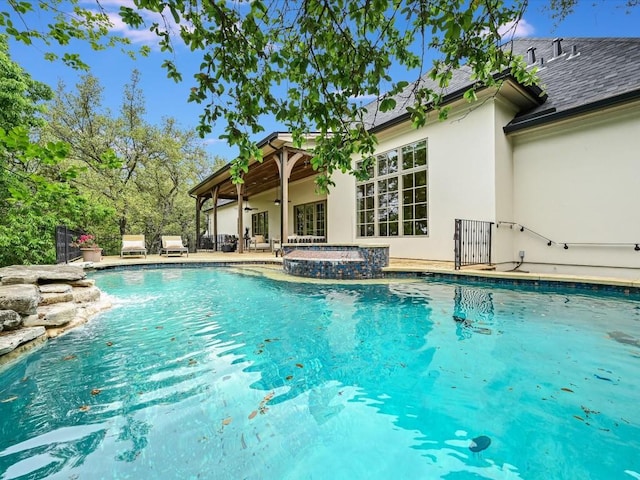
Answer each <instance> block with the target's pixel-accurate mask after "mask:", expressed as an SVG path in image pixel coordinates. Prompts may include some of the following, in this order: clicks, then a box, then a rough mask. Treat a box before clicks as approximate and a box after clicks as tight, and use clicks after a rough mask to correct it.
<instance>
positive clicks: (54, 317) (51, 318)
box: [23, 302, 78, 327]
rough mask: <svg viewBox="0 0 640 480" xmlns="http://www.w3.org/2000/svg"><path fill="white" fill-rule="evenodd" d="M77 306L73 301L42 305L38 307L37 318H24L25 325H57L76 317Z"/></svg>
mask: <svg viewBox="0 0 640 480" xmlns="http://www.w3.org/2000/svg"><path fill="white" fill-rule="evenodd" d="M77 313H78V307H77V306H76V304H75V303H72V302H67V303H56V304H55V305H44V306H40V307H38V317H37V319H33V318H32V317H30V318H24V319H23V321H24V324H23V325H24V326H25V327H35V326H40V325H41V326H43V327H59V326H60V325H65V324H67V323H69V322H70V321H71V320H73V319H74V318H75V317H76V314H77Z"/></svg>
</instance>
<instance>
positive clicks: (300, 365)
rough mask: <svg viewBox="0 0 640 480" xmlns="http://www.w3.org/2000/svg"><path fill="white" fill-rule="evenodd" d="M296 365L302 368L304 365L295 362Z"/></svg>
mask: <svg viewBox="0 0 640 480" xmlns="http://www.w3.org/2000/svg"><path fill="white" fill-rule="evenodd" d="M296 367H298V368H304V366H303V365H302V364H301V363H296Z"/></svg>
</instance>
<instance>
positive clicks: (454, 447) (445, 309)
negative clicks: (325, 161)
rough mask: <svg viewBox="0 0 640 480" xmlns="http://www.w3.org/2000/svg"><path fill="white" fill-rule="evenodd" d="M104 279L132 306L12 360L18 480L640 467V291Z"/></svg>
mask: <svg viewBox="0 0 640 480" xmlns="http://www.w3.org/2000/svg"><path fill="white" fill-rule="evenodd" d="M94 278H95V279H96V281H97V284H98V286H99V287H100V288H101V289H102V290H103V292H106V293H107V294H108V295H109V296H110V297H111V300H112V302H113V303H114V308H113V309H111V310H109V311H107V312H105V313H103V314H101V315H99V316H98V317H96V318H94V319H93V320H92V321H91V322H90V323H88V324H87V325H85V326H83V327H81V328H79V329H77V330H74V331H72V332H71V333H69V334H68V335H65V336H63V337H60V338H58V339H55V340H52V341H51V342H49V343H48V344H47V345H46V346H44V347H43V348H41V349H40V350H38V351H36V352H34V353H32V354H31V355H29V356H27V357H26V358H24V359H22V360H21V361H20V362H18V363H16V364H14V365H12V366H11V367H9V368H5V369H4V370H2V372H1V375H0V479H2V480H5V479H15V478H20V479H36V478H59V479H103V478H104V479H137V480H139V479H243V478H246V479H392V478H393V479H435V478H442V479H470V478H473V479H478V478H491V479H503V478H504V479H512V478H513V479H516V478H523V479H551V478H553V479H609V478H622V479H624V478H628V479H640V453H639V452H640V402H639V400H640V388H639V383H640V301H639V300H638V298H637V297H633V296H624V295H622V294H600V295H595V294H593V295H592V294H589V293H584V292H580V291H577V290H575V289H574V290H555V291H543V290H535V289H533V288H530V289H523V288H522V287H520V288H511V287H505V286H496V285H483V284H470V283H467V284H465V283H456V282H441V281H434V280H429V279H416V280H411V281H407V280H402V281H400V280H399V281H393V282H386V283H385V282H382V283H380V282H379V283H375V284H373V283H369V284H352V283H346V284H338V283H335V284H329V283H322V284H318V283H300V284H297V283H291V282H283V281H276V280H273V279H269V278H265V277H263V276H257V275H247V274H242V273H238V272H234V271H232V270H230V269H224V268H218V269H215V268H199V269H195V268H193V269H176V268H173V269H157V270H128V271H112V272H101V273H98V274H96V275H95V277H94ZM480 436H486V437H488V438H489V439H490V440H491V443H490V445H489V446H488V447H487V448H486V449H484V450H482V451H479V452H473V451H471V450H470V448H469V447H470V446H471V447H473V445H474V444H473V443H472V439H474V438H478V437H480ZM474 450H477V448H474Z"/></svg>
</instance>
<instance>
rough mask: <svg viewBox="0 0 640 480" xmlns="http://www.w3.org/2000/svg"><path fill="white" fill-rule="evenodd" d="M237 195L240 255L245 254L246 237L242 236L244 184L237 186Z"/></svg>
mask: <svg viewBox="0 0 640 480" xmlns="http://www.w3.org/2000/svg"><path fill="white" fill-rule="evenodd" d="M236 193H237V194H238V253H244V235H243V234H242V229H243V228H244V225H243V224H242V204H243V201H242V184H241V183H238V184H236Z"/></svg>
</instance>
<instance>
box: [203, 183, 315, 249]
mask: <svg viewBox="0 0 640 480" xmlns="http://www.w3.org/2000/svg"><path fill="white" fill-rule="evenodd" d="M313 180H314V177H309V178H305V179H303V180H299V181H297V182H294V183H291V184H289V204H288V205H287V208H288V209H289V222H288V223H289V230H288V232H289V233H288V234H289V235H292V234H293V232H294V220H295V219H294V218H293V208H294V206H296V205H300V204H304V203H310V202H319V201H321V200H324V199H326V195H318V194H316V193H315V184H314V182H313ZM276 198H280V189H279V188H274V189H271V190H268V191H266V192H264V193H261V194H259V195H255V196H253V197H251V198H250V199H249V201H247V202H246V206H249V207H251V208H255V209H256V210H251V211H248V212H247V211H244V210H243V217H242V222H243V225H244V227H245V228H246V227H249V234H250V235H253V232H252V231H251V228H252V227H251V217H252V215H253V214H254V213H260V212H264V211H267V212H269V239H274V238H278V239H279V238H280V224H281V218H280V207H279V206H278V205H275V204H274V201H275V200H276ZM237 218H238V205H237V203H231V204H229V205H225V206H223V207H219V208H218V233H221V234H223V233H224V234H232V235H237V232H238V220H237ZM207 219H208V232H210V233H213V211H212V210H210V211H208V212H207Z"/></svg>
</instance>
